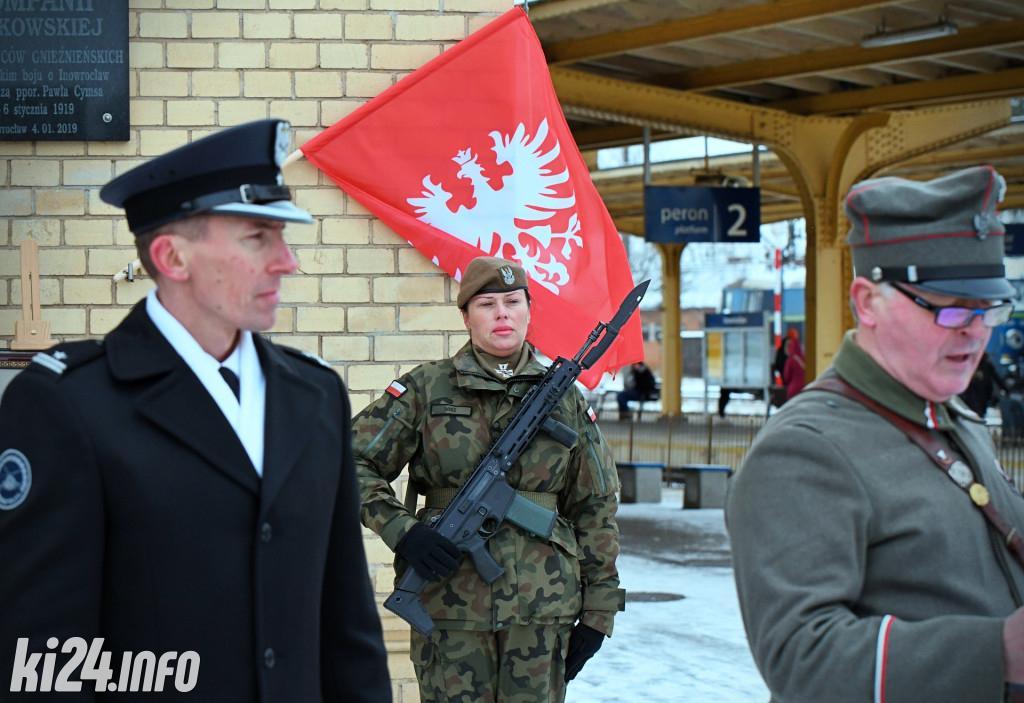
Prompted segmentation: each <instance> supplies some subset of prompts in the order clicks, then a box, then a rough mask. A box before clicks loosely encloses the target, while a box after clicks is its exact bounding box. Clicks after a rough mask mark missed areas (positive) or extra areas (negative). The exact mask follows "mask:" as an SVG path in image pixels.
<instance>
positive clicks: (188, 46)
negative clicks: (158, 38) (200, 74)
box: [167, 41, 213, 68]
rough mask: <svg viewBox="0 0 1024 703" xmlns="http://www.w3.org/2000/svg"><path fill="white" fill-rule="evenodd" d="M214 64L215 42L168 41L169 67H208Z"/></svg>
mask: <svg viewBox="0 0 1024 703" xmlns="http://www.w3.org/2000/svg"><path fill="white" fill-rule="evenodd" d="M212 65H213V44H211V43H209V42H199V41H189V42H168V43H167V68H208V67H210V66H212Z"/></svg>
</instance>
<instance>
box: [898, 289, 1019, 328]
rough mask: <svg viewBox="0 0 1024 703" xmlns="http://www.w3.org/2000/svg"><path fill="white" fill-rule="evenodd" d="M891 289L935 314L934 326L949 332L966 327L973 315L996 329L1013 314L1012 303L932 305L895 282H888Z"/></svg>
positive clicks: (987, 325)
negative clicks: (979, 305)
mask: <svg viewBox="0 0 1024 703" xmlns="http://www.w3.org/2000/svg"><path fill="white" fill-rule="evenodd" d="M889 283H891V284H892V287H893V288H895V289H896V290H898V291H899V292H900V293H902V294H903V295H905V296H907V297H908V298H910V299H911V300H913V301H914V302H915V303H917V304H918V305H920V306H921V307H922V308H924V309H925V310H928V311H930V312H934V313H935V324H937V325H938V326H939V327H945V328H947V329H951V330H959V329H963V328H964V327H968V326H969V325H970V324H971V323H972V322H973V321H974V316H975V315H981V322H982V324H983V325H985V326H986V327H998V326H999V325H1001V324H1003V323H1004V322H1006V321H1007V320H1009V319H1010V315H1012V314H1013V303H1008V302H1005V301H1004V302H1001V303H999V304H998V305H993V306H992V307H990V308H965V307H961V306H959V305H933V304H932V303H929V302H928V301H927V300H924V299H923V298H920V297H918V296H917V295H915V294H914V293H913V292H912V291H909V290H907V289H906V288H904V287H903V286H901V285H898V284H897V283H896V282H895V281H890V282H889Z"/></svg>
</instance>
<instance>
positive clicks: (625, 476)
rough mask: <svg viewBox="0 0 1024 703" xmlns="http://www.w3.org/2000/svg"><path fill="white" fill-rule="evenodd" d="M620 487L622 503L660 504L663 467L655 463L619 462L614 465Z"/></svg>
mask: <svg viewBox="0 0 1024 703" xmlns="http://www.w3.org/2000/svg"><path fill="white" fill-rule="evenodd" d="M615 468H616V469H617V470H618V472H619V483H620V484H621V485H622V496H621V501H622V502H623V503H660V502H661V478H662V473H663V472H664V471H665V465H664V464H662V463H661V462H657V461H620V462H617V463H616V464H615Z"/></svg>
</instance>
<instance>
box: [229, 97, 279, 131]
mask: <svg viewBox="0 0 1024 703" xmlns="http://www.w3.org/2000/svg"><path fill="white" fill-rule="evenodd" d="M266 113H267V108H266V106H265V105H264V104H263V103H262V102H257V101H254V100H221V101H220V102H219V103H218V104H217V115H218V116H219V117H220V124H221V125H222V126H225V127H226V126H229V125H236V124H242V123H243V122H251V121H252V120H261V119H263V118H264V117H266V116H267V114H266Z"/></svg>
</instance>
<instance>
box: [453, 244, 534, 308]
mask: <svg viewBox="0 0 1024 703" xmlns="http://www.w3.org/2000/svg"><path fill="white" fill-rule="evenodd" d="M519 289H523V290H525V291H526V294H527V295H529V294H530V287H529V285H528V282H527V279H526V270H525V269H524V268H523V267H522V266H520V265H519V264H517V263H516V262H514V261H508V260H507V259H499V258H497V257H494V256H478V257H477V258H475V259H473V260H472V261H470V262H469V266H467V267H466V273H464V274H462V285H461V286H460V287H459V297H458V299H457V300H456V304H457V305H458V306H459V309H460V310H462V309H464V308H465V307H466V305H467V304H468V303H469V301H470V299H472V297H473V296H474V295H480V294H481V293H506V292H508V291H510V290H519Z"/></svg>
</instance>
